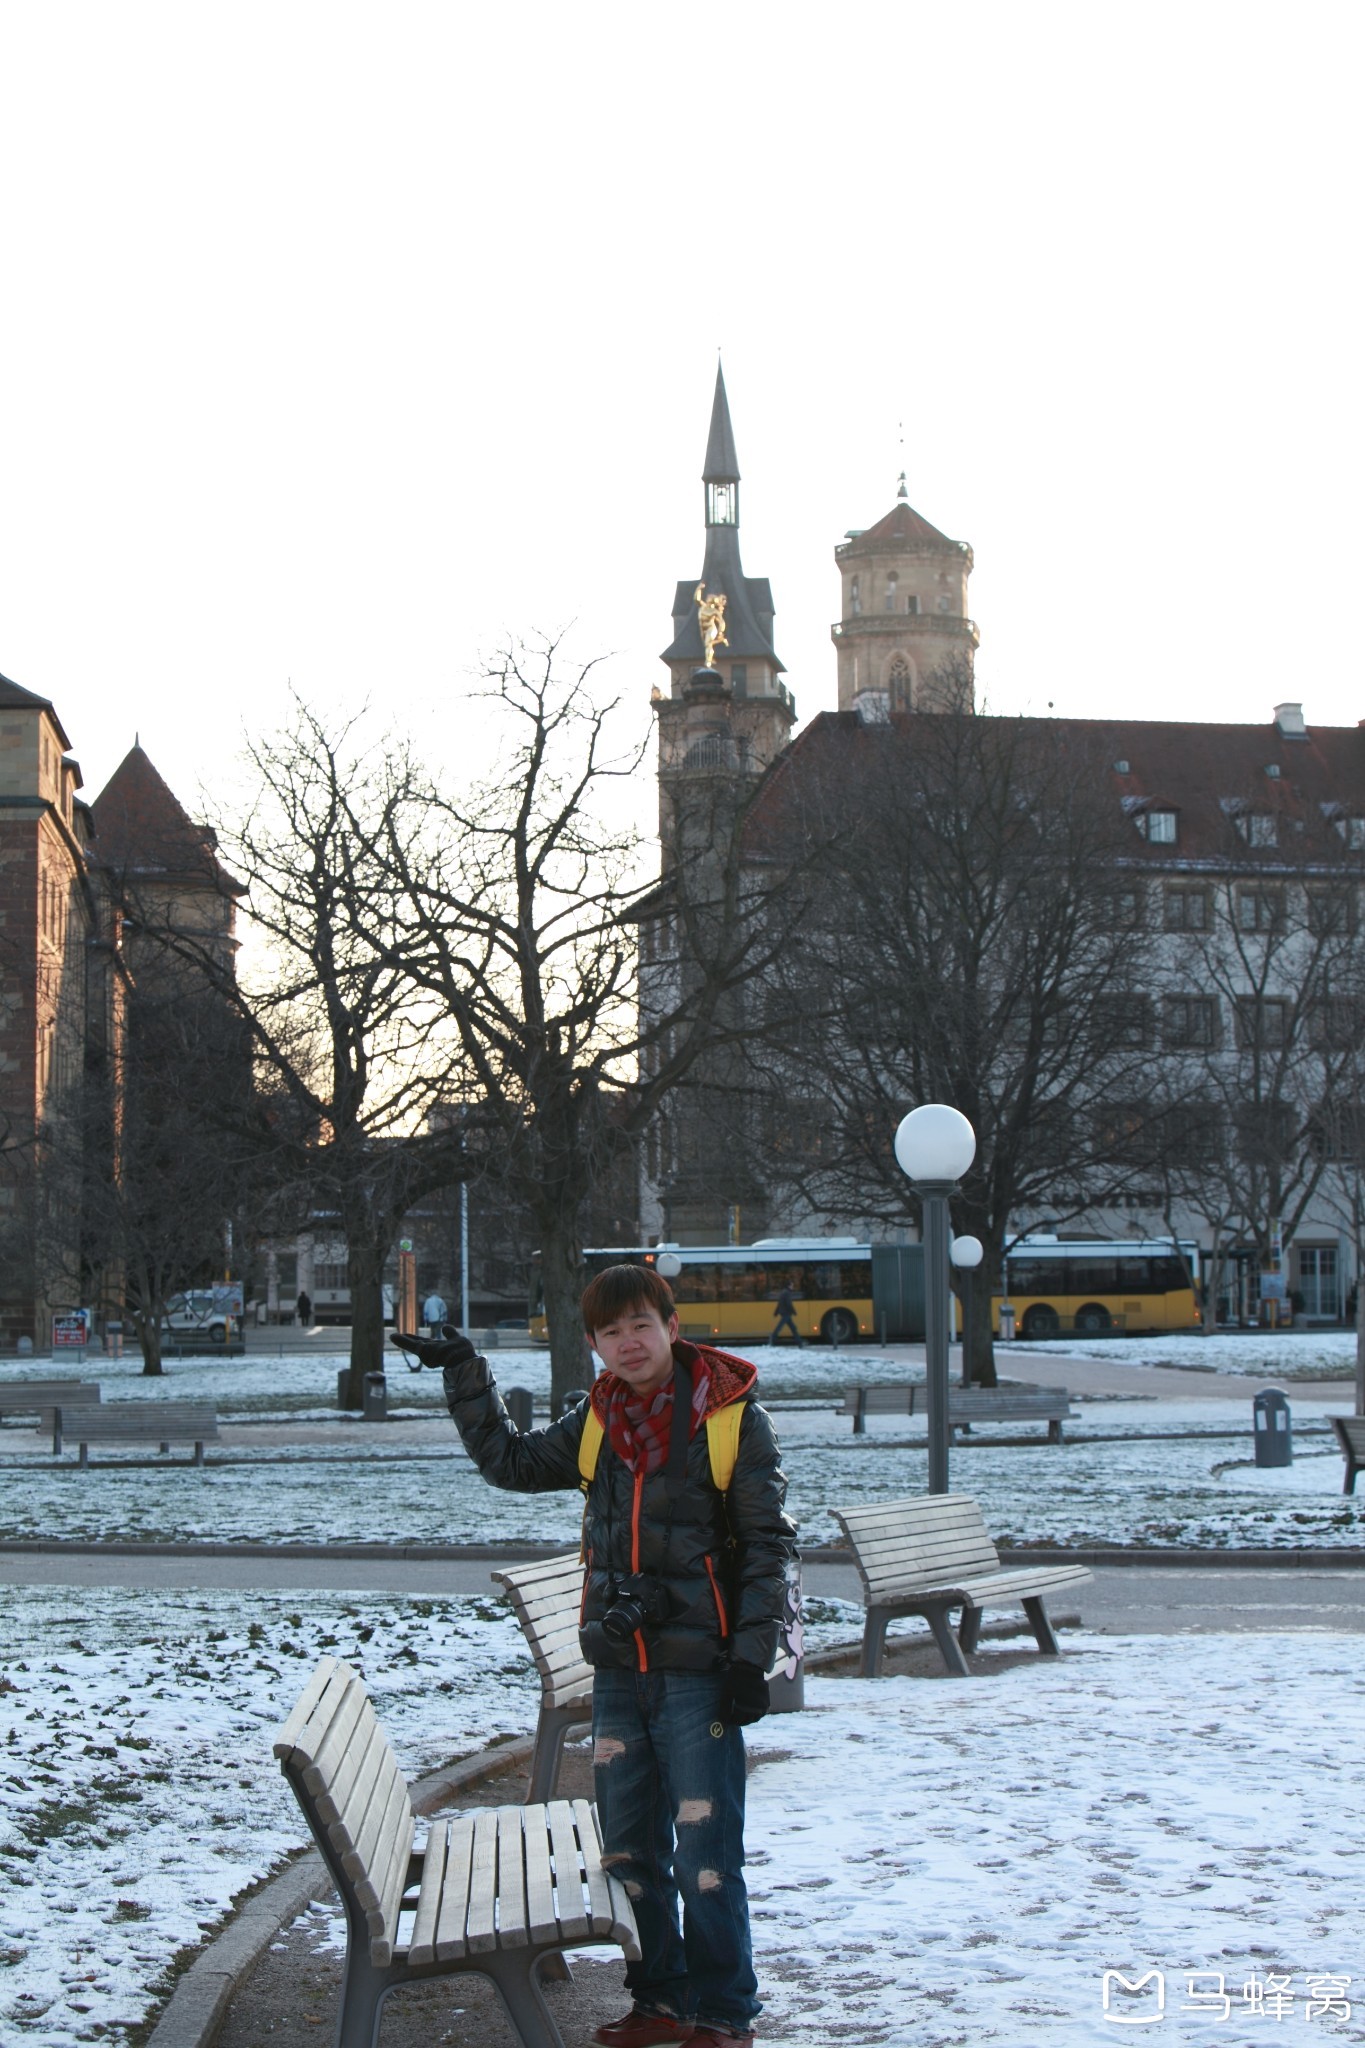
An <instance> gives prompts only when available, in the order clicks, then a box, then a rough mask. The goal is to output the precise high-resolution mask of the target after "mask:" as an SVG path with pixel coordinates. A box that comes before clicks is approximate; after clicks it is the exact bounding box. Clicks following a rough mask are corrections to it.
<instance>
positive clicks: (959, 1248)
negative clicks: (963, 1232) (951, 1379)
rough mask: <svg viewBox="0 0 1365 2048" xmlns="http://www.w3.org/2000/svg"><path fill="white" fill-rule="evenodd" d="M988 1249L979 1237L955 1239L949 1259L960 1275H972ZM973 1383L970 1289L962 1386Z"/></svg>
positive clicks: (964, 1301) (964, 1320) (964, 1292)
mask: <svg viewBox="0 0 1365 2048" xmlns="http://www.w3.org/2000/svg"><path fill="white" fill-rule="evenodd" d="M985 1255H986V1247H985V1246H984V1245H983V1244H982V1242H981V1239H980V1238H979V1237H955V1238H954V1239H953V1242H952V1248H951V1250H950V1251H949V1253H948V1256H949V1258H950V1259H951V1260H952V1262H953V1264H954V1265H955V1266H956V1267H957V1270H958V1272H959V1273H970V1272H972V1271H974V1269H975V1268H976V1267H977V1266H979V1265H980V1264H981V1261H982V1259H983V1258H984V1257H985ZM971 1383H972V1296H971V1290H970V1288H968V1287H965V1286H964V1287H963V1290H962V1384H963V1386H964V1387H969V1386H970V1385H971Z"/></svg>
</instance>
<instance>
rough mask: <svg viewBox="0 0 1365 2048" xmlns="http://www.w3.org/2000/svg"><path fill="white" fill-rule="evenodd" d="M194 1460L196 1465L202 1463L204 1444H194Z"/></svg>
mask: <svg viewBox="0 0 1365 2048" xmlns="http://www.w3.org/2000/svg"><path fill="white" fill-rule="evenodd" d="M194 1462H195V1464H196V1465H202V1464H203V1462H204V1446H203V1445H202V1444H196V1445H195V1447H194Z"/></svg>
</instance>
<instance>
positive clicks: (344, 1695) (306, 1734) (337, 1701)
mask: <svg viewBox="0 0 1365 2048" xmlns="http://www.w3.org/2000/svg"><path fill="white" fill-rule="evenodd" d="M331 1664H332V1671H331V1676H330V1678H329V1679H328V1681H327V1684H326V1685H325V1686H324V1687H323V1690H322V1692H321V1693H320V1694H319V1695H318V1697H317V1699H316V1700H315V1701H314V1702H313V1706H312V1710H311V1712H310V1713H309V1716H308V1719H307V1720H306V1721H305V1722H304V1724H303V1726H302V1727H301V1728H300V1729H299V1730H298V1733H297V1734H296V1736H295V1738H294V1749H295V1753H296V1761H297V1763H298V1765H299V1768H300V1769H301V1770H304V1771H307V1770H311V1769H312V1768H313V1766H314V1765H315V1764H316V1762H317V1759H318V1757H319V1756H320V1755H321V1753H322V1748H323V1745H324V1743H325V1742H326V1740H327V1732H328V1730H329V1729H330V1728H331V1725H332V1723H333V1721H334V1720H335V1719H336V1717H337V1715H338V1714H339V1713H340V1712H341V1711H342V1709H343V1707H344V1706H345V1704H346V1701H347V1700H348V1699H351V1698H354V1699H355V1700H356V1701H357V1702H359V1701H362V1700H363V1699H364V1697H365V1688H364V1686H363V1684H362V1683H361V1681H360V1680H359V1679H358V1678H357V1677H356V1675H355V1673H354V1671H352V1669H351V1667H350V1665H349V1664H342V1663H340V1662H338V1661H337V1660H336V1659H335V1658H333V1659H332V1660H331ZM312 1789H313V1788H312V1787H311V1786H310V1787H309V1790H310V1791H311V1790H312Z"/></svg>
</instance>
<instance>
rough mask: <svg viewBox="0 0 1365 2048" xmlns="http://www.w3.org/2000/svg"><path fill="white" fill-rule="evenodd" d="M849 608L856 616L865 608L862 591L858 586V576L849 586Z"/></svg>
mask: <svg viewBox="0 0 1365 2048" xmlns="http://www.w3.org/2000/svg"><path fill="white" fill-rule="evenodd" d="M848 608H849V610H850V612H851V613H852V614H853V616H854V617H855V618H856V617H857V616H858V613H859V612H860V611H861V610H862V608H863V599H862V592H861V590H860V589H859V587H858V579H857V577H856V576H855V577H854V578H853V581H852V582H851V583H850V585H849V588H848Z"/></svg>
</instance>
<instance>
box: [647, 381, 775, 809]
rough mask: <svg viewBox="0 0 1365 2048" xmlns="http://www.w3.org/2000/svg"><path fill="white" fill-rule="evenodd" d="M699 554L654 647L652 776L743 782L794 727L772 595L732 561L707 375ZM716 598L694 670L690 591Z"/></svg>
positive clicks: (726, 475)
mask: <svg viewBox="0 0 1365 2048" xmlns="http://www.w3.org/2000/svg"><path fill="white" fill-rule="evenodd" d="M702 483H703V488H704V490H705V494H706V498H705V504H706V548H705V552H704V554H703V557H702V567H701V575H700V576H699V577H697V576H689V577H687V578H686V579H685V580H684V581H682V582H680V583H679V584H678V587H677V591H676V593H675V595H674V598H673V639H672V642H671V643H670V645H669V646H668V647H666V648H665V649H664V653H663V657H662V658H663V660H664V661H665V662H666V663H667V665H668V672H669V690H668V694H667V695H663V694H660V695H659V696H658V697H657V699H656V702H655V710H656V712H657V714H658V720H659V775H660V781H661V784H662V785H664V825H665V833H664V837H665V844H667V842H668V837H669V834H668V830H667V826H668V816H667V813H668V798H667V784H668V782H669V780H670V778H672V777H674V776H676V775H678V774H681V773H682V772H683V771H684V769H687V770H688V771H689V772H690V773H694V774H695V773H697V772H698V771H700V770H702V769H703V768H705V767H709V768H712V769H714V768H723V769H725V770H726V771H727V772H729V773H732V774H738V775H739V776H740V777H741V778H744V779H746V780H751V779H752V778H754V777H756V776H758V775H761V774H762V772H763V770H764V769H765V768H766V767H767V766H768V764H769V762H770V761H773V760H774V759H775V758H776V757H777V755H778V754H780V753H781V751H782V749H783V748H784V747H785V746H786V744H787V740H788V738H789V736H790V733H791V729H792V726H793V725H794V724H795V722H796V705H795V703H794V701H793V699H792V693H791V691H790V690H789V689H788V688H787V685H786V684H785V683H784V682H783V681H782V676H783V674H784V669H783V666H782V663H781V661H780V660H779V659H778V655H777V650H776V648H775V647H774V646H773V593H772V586H771V585H770V584H769V582H768V579H767V577H766V576H746V575H745V573H744V565H743V563H742V562H741V561H740V558H739V461H738V458H737V457H736V454H735V436H734V430H733V428H732V427H731V425H730V406H729V401H728V400H727V398H726V395H725V378H724V375H723V374H722V372H721V370H720V368H719V367H717V370H716V394H715V399H714V401H713V404H712V407H711V431H710V434H709V436H708V438H707V442H706V461H705V464H704V466H703V469H702ZM699 582H700V583H704V584H705V586H706V590H707V594H708V596H714V595H716V594H717V593H718V592H723V593H724V596H725V599H726V610H725V634H726V642H727V644H726V645H723V646H719V647H717V649H716V665H715V667H714V669H709V670H707V669H703V668H702V665H701V664H702V655H703V648H702V639H701V631H700V628H699V627H698V624H697V601H696V591H697V585H698V583H699Z"/></svg>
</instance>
